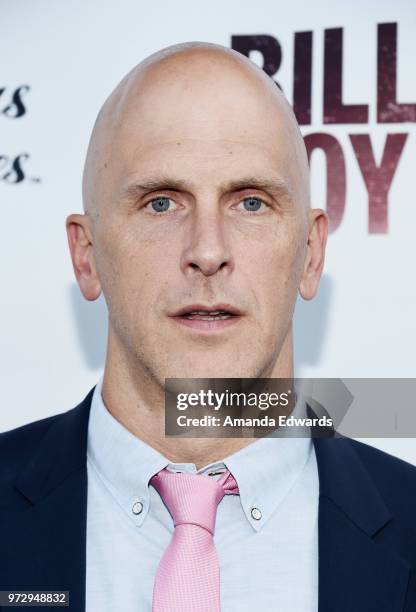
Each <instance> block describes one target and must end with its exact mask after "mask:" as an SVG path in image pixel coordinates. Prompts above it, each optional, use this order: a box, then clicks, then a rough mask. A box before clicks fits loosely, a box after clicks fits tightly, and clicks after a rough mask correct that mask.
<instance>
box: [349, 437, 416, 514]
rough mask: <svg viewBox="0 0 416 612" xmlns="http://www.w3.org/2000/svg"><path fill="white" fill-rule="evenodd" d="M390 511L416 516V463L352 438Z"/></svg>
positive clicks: (353, 444)
mask: <svg viewBox="0 0 416 612" xmlns="http://www.w3.org/2000/svg"><path fill="white" fill-rule="evenodd" d="M349 442H350V443H351V444H352V446H353V448H354V449H355V451H356V453H357V454H358V456H359V457H360V460H361V462H362V464H363V465H364V467H365V468H366V470H367V471H368V473H369V474H370V476H371V477H372V479H373V481H374V483H375V484H376V486H377V488H378V490H379V491H380V493H381V495H382V497H383V498H384V500H385V501H386V502H387V504H388V506H389V507H390V509H391V510H393V511H396V512H398V513H399V515H400V516H405V517H408V518H409V521H410V522H411V524H414V517H415V516H416V466H414V465H412V464H411V463H408V462H407V461H404V460H403V459H399V458H398V457H395V456H394V455H390V454H389V453H386V452H385V451H382V450H380V449H378V448H374V447H373V446H370V445H369V444H364V443H363V442H358V441H357V440H351V439H350V440H349Z"/></svg>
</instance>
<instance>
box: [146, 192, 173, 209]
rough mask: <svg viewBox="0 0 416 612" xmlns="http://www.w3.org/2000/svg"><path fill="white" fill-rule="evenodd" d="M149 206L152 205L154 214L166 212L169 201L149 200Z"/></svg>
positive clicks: (166, 199) (160, 199)
mask: <svg viewBox="0 0 416 612" xmlns="http://www.w3.org/2000/svg"><path fill="white" fill-rule="evenodd" d="M149 204H151V205H152V208H153V210H154V212H156V213H163V212H166V211H167V210H168V209H169V207H170V199H169V198H166V197H163V196H161V197H159V198H155V199H154V200H151V201H150V202H149Z"/></svg>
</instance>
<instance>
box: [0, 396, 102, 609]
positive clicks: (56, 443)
mask: <svg viewBox="0 0 416 612" xmlns="http://www.w3.org/2000/svg"><path fill="white" fill-rule="evenodd" d="M92 393H93V389H92V390H91V391H90V392H89V393H88V395H87V396H86V398H85V399H84V400H83V402H81V404H80V405H79V406H77V407H76V408H74V409H72V410H70V411H68V412H66V413H64V414H62V415H59V416H58V417H56V419H55V420H54V421H53V422H52V424H51V426H50V428H49V429H48V431H47V433H46V434H45V436H44V438H43V440H42V442H41V444H40V446H39V450H38V453H37V454H36V455H35V456H34V457H33V459H32V460H31V462H30V463H29V464H28V465H27V466H26V468H25V470H24V471H23V472H22V473H21V474H20V475H19V477H18V478H17V480H16V482H15V487H16V489H17V491H18V492H19V493H17V492H16V491H15V496H16V500H15V508H16V507H17V508H18V510H17V511H14V512H13V514H12V516H11V517H10V516H8V515H6V519H5V520H1V521H0V524H1V525H2V527H0V534H1V536H0V537H1V542H2V547H3V546H4V547H5V549H6V550H7V555H6V556H7V563H5V564H4V563H3V564H2V563H1V561H0V575H1V578H2V580H1V582H2V584H4V585H7V588H8V589H25V590H64V591H69V592H70V606H71V609H74V610H79V611H80V612H81V611H82V610H85V576H86V516H87V469H86V446H87V430H88V417H89V408H90V404H91V398H92ZM3 565H4V567H3Z"/></svg>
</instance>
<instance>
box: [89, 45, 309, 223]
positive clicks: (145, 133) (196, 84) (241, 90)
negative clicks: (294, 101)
mask: <svg viewBox="0 0 416 612" xmlns="http://www.w3.org/2000/svg"><path fill="white" fill-rule="evenodd" d="M167 140H169V141H170V143H171V144H172V143H176V145H175V146H173V149H172V153H173V154H174V152H175V148H176V147H177V148H179V147H185V148H186V146H187V144H189V143H191V142H192V141H193V142H196V141H198V142H199V151H200V154H201V156H202V155H204V154H206V155H208V156H211V155H218V154H220V153H221V152H220V150H219V149H218V147H217V150H215V151H214V150H213V147H211V146H210V145H212V144H213V142H214V141H215V142H217V143H219V142H220V141H222V143H223V155H224V161H225V162H226V160H227V158H228V157H230V156H232V153H230V151H229V150H227V149H229V147H228V146H227V143H230V144H231V143H233V144H234V146H235V145H237V146H238V143H239V141H241V142H247V141H251V143H252V145H253V146H252V154H253V155H255V149H256V147H258V146H260V147H263V148H264V147H269V148H275V152H276V155H277V157H278V158H280V159H281V160H282V161H283V163H284V166H285V169H286V173H287V175H288V176H287V177H286V178H285V179H283V178H282V180H286V181H287V188H288V189H289V191H290V194H291V196H292V198H293V202H295V204H296V205H298V206H299V207H300V208H302V209H303V210H307V208H308V207H309V175H308V163H307V157H306V152H305V147H304V143H303V139H302V136H301V134H300V131H299V128H298V125H297V122H296V119H295V117H294V114H293V111H292V109H291V107H290V105H289V104H288V102H287V101H286V99H285V97H284V95H283V94H282V93H281V91H280V90H279V88H278V87H277V86H276V84H275V83H274V82H273V80H272V79H271V78H270V77H268V76H267V75H266V74H265V72H264V71H263V70H261V69H260V68H259V67H258V66H256V64H254V63H253V62H252V61H251V60H249V59H248V58H246V57H245V56H243V55H242V54H240V53H238V52H236V51H234V50H232V49H229V48H227V47H223V46H221V45H216V44H211V43H202V42H190V43H184V44H178V45H173V46H170V47H167V48H165V49H162V50H160V51H158V52H156V53H154V54H152V55H150V56H149V57H147V58H146V59H144V60H143V61H142V62H140V63H139V64H138V65H137V66H135V67H134V68H133V69H132V70H131V71H130V72H129V73H128V74H127V75H126V76H125V77H124V78H123V79H122V81H121V82H120V83H119V84H118V85H117V87H116V88H115V89H114V91H113V92H112V93H111V94H110V96H109V97H108V99H107V100H106V101H105V103H104V105H103V107H102V108H101V110H100V112H99V114H98V117H97V120H96V122H95V125H94V128H93V131H92V135H91V139H90V143H89V147H88V152H87V157H86V161H85V167H84V175H83V205H84V211H85V212H86V213H87V214H88V215H89V216H90V218H91V219H92V220H94V221H95V220H96V219H98V218H99V216H100V213H101V212H102V211H103V209H104V208H105V207H106V206H110V205H115V202H116V201H117V199H118V198H119V197H120V196H121V194H122V193H123V187H124V182H125V180H126V179H127V175H128V174H129V173H130V172H134V168H133V167H132V161H133V160H137V161H136V163H139V159H142V160H144V158H145V157H146V156H147V155H150V154H151V150H157V148H158V146H159V145H160V144H161V143H162V142H163V143H166V141H167ZM158 142H159V145H158ZM162 146H166V144H163V145H162ZM189 154H190V155H191V154H192V155H194V154H195V151H194V150H193V151H191V150H189ZM133 163H134V162H133ZM276 172H277V174H278V168H276Z"/></svg>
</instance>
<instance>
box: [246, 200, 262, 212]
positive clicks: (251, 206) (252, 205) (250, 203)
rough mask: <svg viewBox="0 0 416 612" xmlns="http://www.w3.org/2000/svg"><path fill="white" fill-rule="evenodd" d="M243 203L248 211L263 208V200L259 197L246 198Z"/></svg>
mask: <svg viewBox="0 0 416 612" xmlns="http://www.w3.org/2000/svg"><path fill="white" fill-rule="evenodd" d="M243 204H244V208H245V209H246V210H247V211H248V212H257V211H258V210H259V209H260V208H261V205H262V204H263V202H262V200H260V199H259V198H244V200H243Z"/></svg>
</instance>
